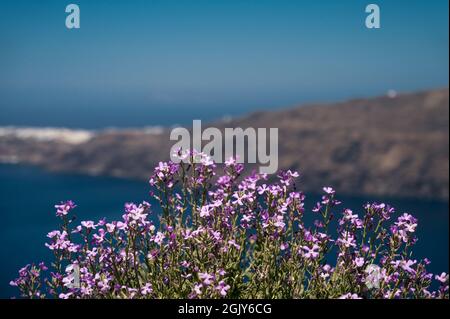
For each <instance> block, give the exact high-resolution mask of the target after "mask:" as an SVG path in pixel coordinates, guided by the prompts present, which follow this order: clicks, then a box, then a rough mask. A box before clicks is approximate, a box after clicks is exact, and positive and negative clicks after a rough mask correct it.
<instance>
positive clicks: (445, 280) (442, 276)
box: [435, 272, 448, 284]
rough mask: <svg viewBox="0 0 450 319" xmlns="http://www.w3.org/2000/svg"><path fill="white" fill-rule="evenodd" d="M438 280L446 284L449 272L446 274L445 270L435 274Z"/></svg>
mask: <svg viewBox="0 0 450 319" xmlns="http://www.w3.org/2000/svg"><path fill="white" fill-rule="evenodd" d="M435 278H436V280H437V281H439V282H441V283H443V284H445V283H446V282H447V281H448V274H446V273H445V272H443V273H442V274H440V275H436V276H435Z"/></svg>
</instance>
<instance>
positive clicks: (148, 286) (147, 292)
mask: <svg viewBox="0 0 450 319" xmlns="http://www.w3.org/2000/svg"><path fill="white" fill-rule="evenodd" d="M152 292H153V287H152V284H151V283H146V284H145V285H144V286H143V287H142V288H141V294H143V295H144V296H146V295H150V294H151V293H152Z"/></svg>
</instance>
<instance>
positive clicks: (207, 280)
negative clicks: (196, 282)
mask: <svg viewBox="0 0 450 319" xmlns="http://www.w3.org/2000/svg"><path fill="white" fill-rule="evenodd" d="M198 277H199V278H200V280H201V281H202V282H203V284H204V285H205V286H209V285H211V284H212V283H213V282H214V275H211V274H208V273H207V272H203V273H202V272H201V273H199V274H198Z"/></svg>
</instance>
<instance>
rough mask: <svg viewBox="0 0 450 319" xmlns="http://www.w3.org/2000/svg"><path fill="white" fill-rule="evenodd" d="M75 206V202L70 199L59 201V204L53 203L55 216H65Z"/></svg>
mask: <svg viewBox="0 0 450 319" xmlns="http://www.w3.org/2000/svg"><path fill="white" fill-rule="evenodd" d="M75 207H77V205H75V203H74V202H73V201H71V200H68V201H66V202H61V204H59V205H55V208H56V216H58V217H62V216H66V215H67V214H68V213H69V212H70V211H71V210H72V209H74V208H75Z"/></svg>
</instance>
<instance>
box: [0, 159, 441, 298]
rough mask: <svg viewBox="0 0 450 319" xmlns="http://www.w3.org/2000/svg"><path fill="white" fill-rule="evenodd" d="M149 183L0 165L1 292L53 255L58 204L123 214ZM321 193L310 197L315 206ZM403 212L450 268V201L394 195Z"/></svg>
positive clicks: (359, 201) (427, 248) (95, 213)
mask: <svg viewBox="0 0 450 319" xmlns="http://www.w3.org/2000/svg"><path fill="white" fill-rule="evenodd" d="M148 191H149V187H148V184H147V183H146V182H138V181H129V180H122V179H115V178H108V177H88V176H81V175H74V174H52V173H48V172H45V171H43V170H41V169H38V168H34V167H28V166H14V165H0V217H1V231H0V243H1V246H0V247H1V248H0V261H1V266H0V269H1V272H0V297H1V298H8V297H11V296H12V295H14V294H15V292H16V291H15V289H13V288H11V287H9V285H8V283H9V281H10V280H11V279H13V278H15V276H16V273H17V270H18V269H19V268H20V267H22V266H23V265H25V264H27V263H29V262H39V261H41V260H47V259H48V258H49V257H50V254H49V251H48V250H47V249H46V248H45V246H44V243H45V241H46V237H45V236H46V234H47V232H49V231H51V230H53V229H55V228H56V227H57V225H58V224H57V223H58V220H57V218H55V215H54V208H53V205H54V204H55V203H58V202H59V201H61V200H67V199H72V200H74V201H76V203H77V204H78V207H77V209H76V211H75V212H76V215H77V216H78V218H79V219H81V220H82V219H92V220H97V219H99V218H101V217H107V218H108V219H110V220H111V219H118V218H120V216H121V215H122V210H123V204H124V203H125V202H127V201H134V202H140V201H142V200H148V199H149V198H148ZM317 199H318V197H317V196H314V195H311V196H309V197H308V201H307V206H308V207H311V206H312V205H313V202H314V201H316V200H317ZM340 199H341V200H342V201H343V202H344V206H345V207H348V208H352V209H353V210H354V211H355V212H361V209H360V208H361V206H362V205H363V204H364V203H365V202H366V201H374V200H380V199H379V198H354V197H340ZM385 201H386V202H389V203H391V204H392V205H394V206H395V207H396V208H397V211H398V213H400V212H410V213H413V214H414V215H415V216H416V217H418V218H419V229H418V236H419V242H418V244H417V246H416V257H417V258H422V257H426V256H427V257H429V258H430V259H431V260H432V264H431V265H430V270H431V271H432V272H435V273H437V272H439V273H440V272H442V271H445V272H448V269H449V266H448V256H449V255H448V254H449V247H448V243H449V231H448V230H449V219H448V216H449V214H448V203H447V202H437V201H422V200H405V199H390V200H386V199H385Z"/></svg>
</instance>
